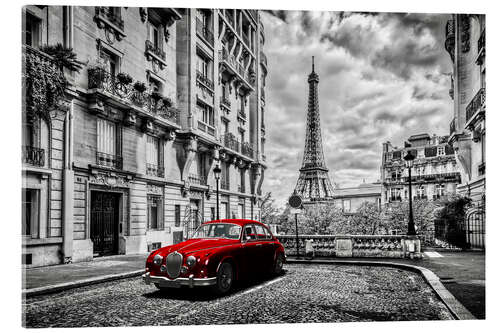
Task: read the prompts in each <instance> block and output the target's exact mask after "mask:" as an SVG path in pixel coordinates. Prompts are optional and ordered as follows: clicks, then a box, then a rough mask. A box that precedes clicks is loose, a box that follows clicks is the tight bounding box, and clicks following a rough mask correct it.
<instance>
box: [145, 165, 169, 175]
mask: <svg viewBox="0 0 500 333" xmlns="http://www.w3.org/2000/svg"><path fill="white" fill-rule="evenodd" d="M146 174H147V175H149V176H156V177H163V176H164V175H165V169H164V168H163V167H161V166H158V165H156V164H150V163H146Z"/></svg>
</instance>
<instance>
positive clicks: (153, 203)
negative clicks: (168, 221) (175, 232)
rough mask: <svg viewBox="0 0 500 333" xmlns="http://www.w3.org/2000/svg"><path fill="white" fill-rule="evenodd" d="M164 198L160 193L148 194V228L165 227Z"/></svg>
mask: <svg viewBox="0 0 500 333" xmlns="http://www.w3.org/2000/svg"><path fill="white" fill-rule="evenodd" d="M161 203H162V199H161V197H160V196H158V195H148V229H149V230H157V229H163V223H162V221H163V219H162V209H161V207H162V204H161Z"/></svg>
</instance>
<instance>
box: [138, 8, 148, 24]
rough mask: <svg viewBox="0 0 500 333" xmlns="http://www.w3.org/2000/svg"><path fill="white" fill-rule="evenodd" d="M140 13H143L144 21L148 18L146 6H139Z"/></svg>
mask: <svg viewBox="0 0 500 333" xmlns="http://www.w3.org/2000/svg"><path fill="white" fill-rule="evenodd" d="M139 14H140V15H141V21H142V23H144V22H146V20H147V19H148V9H147V8H146V7H139Z"/></svg>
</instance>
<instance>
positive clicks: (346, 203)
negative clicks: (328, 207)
mask: <svg viewBox="0 0 500 333" xmlns="http://www.w3.org/2000/svg"><path fill="white" fill-rule="evenodd" d="M342 211H343V212H344V213H350V212H351V200H342Z"/></svg>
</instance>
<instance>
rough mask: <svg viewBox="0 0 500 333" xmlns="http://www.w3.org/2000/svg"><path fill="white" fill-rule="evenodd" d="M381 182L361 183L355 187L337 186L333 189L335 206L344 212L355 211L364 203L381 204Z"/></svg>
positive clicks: (378, 205)
mask: <svg viewBox="0 0 500 333" xmlns="http://www.w3.org/2000/svg"><path fill="white" fill-rule="evenodd" d="M381 190H382V184H381V183H380V182H376V183H365V181H364V180H363V183H362V184H360V185H359V186H355V187H344V188H342V187H339V188H335V189H334V192H333V193H334V194H333V201H334V204H335V206H336V207H338V208H340V209H342V211H343V212H344V213H345V214H351V213H355V212H356V211H357V210H358V209H359V207H360V206H361V205H362V204H363V203H365V202H369V203H374V204H376V205H377V207H378V208H380V206H381Z"/></svg>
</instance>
